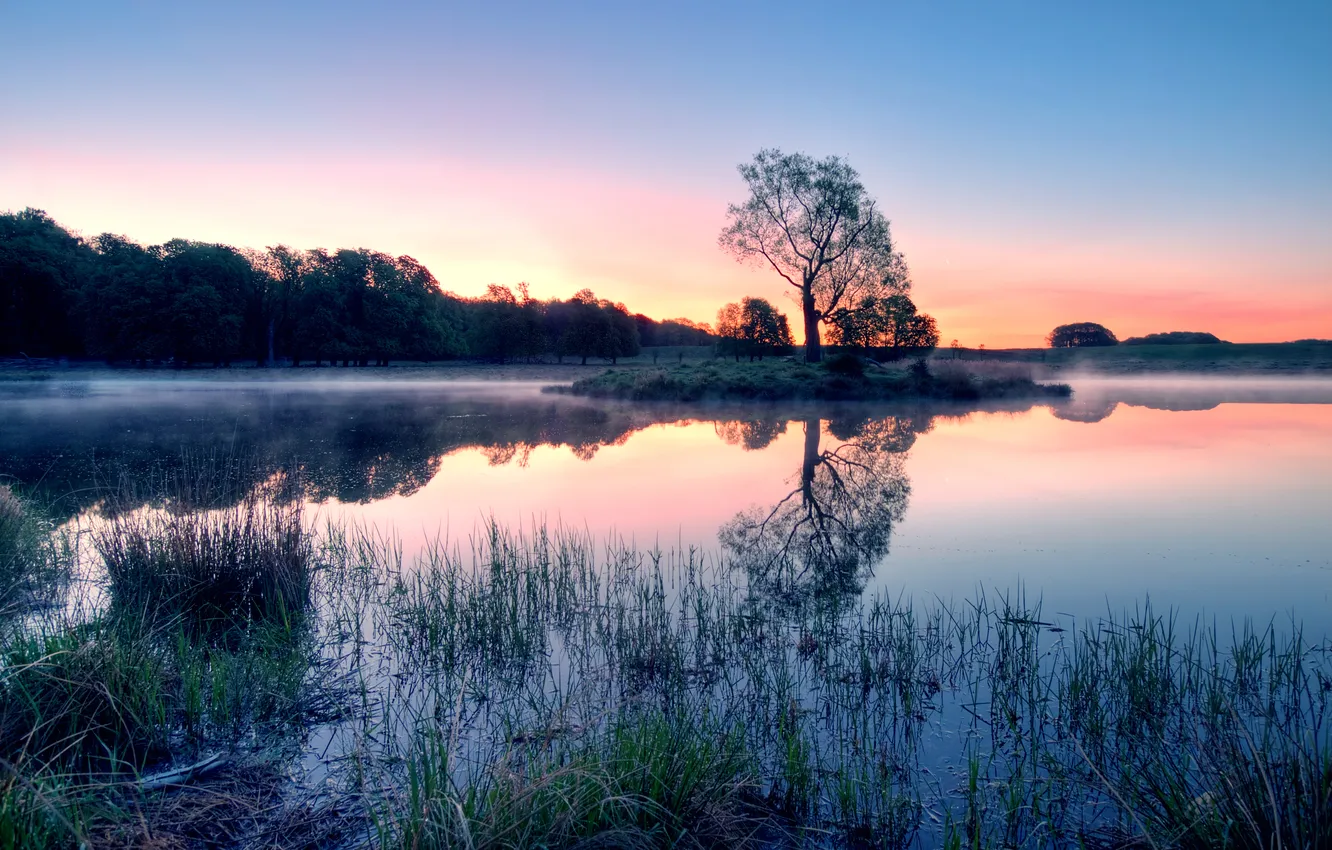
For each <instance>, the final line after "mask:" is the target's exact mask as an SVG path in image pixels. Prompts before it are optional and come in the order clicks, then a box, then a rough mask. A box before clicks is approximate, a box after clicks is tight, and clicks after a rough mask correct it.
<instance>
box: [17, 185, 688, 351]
mask: <svg viewBox="0 0 1332 850" xmlns="http://www.w3.org/2000/svg"><path fill="white" fill-rule="evenodd" d="M518 290H519V292H518V295H515V294H514V292H513V291H512V290H511V289H509V288H508V287H506V286H498V285H494V284H492V285H491V286H489V287H488V288H487V291H486V294H485V295H483V296H481V297H480V298H461V297H459V296H456V295H453V294H450V293H447V292H444V291H443V290H442V289H441V288H440V285H439V282H438V281H437V280H435V277H434V276H433V275H432V274H431V273H430V271H429V269H427V268H426V267H425V266H424V265H422V264H421V263H420V262H418V261H417V260H415V259H414V258H412V257H408V256H401V257H392V256H389V255H388V254H383V253H380V252H378V251H371V250H368V249H356V250H340V251H334V252H329V251H325V250H322V249H315V250H311V251H301V250H296V249H292V248H288V247H286V246H284V245H278V246H275V247H271V248H268V249H267V250H265V251H262V252H260V251H248V250H240V249H237V248H233V247H231V246H229V245H215V244H209V243H203V242H191V241H187V240H184V239H173V240H171V241H170V242H167V243H165V244H162V245H150V246H144V245H140V244H138V243H137V242H134V241H133V240H131V239H128V238H126V237H124V236H116V235H113V234H109V233H104V234H102V235H100V236H96V237H93V238H91V239H83V238H81V237H79V236H77V235H75V234H72V233H70V232H69V231H67V230H65V229H64V228H63V227H61V226H60V225H59V224H57V223H56V222H55V221H53V220H52V219H51V218H50V217H49V216H47V215H46V213H44V212H42V211H40V210H33V209H27V210H24V211H23V212H19V213H0V356H11V357H12V356H25V357H76V358H77V357H95V358H100V359H104V360H106V361H108V362H121V363H124V362H130V363H135V364H138V365H152V364H171V365H174V366H178V367H182V368H184V367H190V366H196V365H206V366H225V365H229V364H231V363H232V362H233V361H253V362H256V363H259V364H267V365H275V364H277V363H279V362H289V363H291V364H292V365H295V366H299V365H301V364H302V363H307V364H313V365H316V366H319V365H323V364H324V363H329V364H332V365H336V364H339V363H340V364H342V365H343V366H368V365H371V364H376V365H387V364H388V363H389V361H391V360H416V361H430V360H441V359H449V358H456V357H477V358H482V359H486V360H495V361H500V362H504V361H513V360H532V359H535V358H541V357H546V356H554V357H557V358H561V359H562V358H563V357H565V356H574V357H579V358H581V360H582V361H583V362H584V363H586V362H587V359H588V358H590V357H595V358H602V359H605V360H609V361H611V362H612V363H614V362H615V361H616V360H618V358H620V357H632V356H634V355H636V354H638V353H639V350H640V346H641V345H643V344H650V345H709V344H711V342H712V333H711V329H710V328H709V327H708V326H707V325H699V324H695V323H693V322H690V321H689V320H687V319H671V320H667V321H664V322H656V321H653V320H652V319H650V318H648V317H647V316H644V315H641V314H638V315H634V314H631V313H630V312H629V310H628V309H627V308H626V307H625V306H624V305H623V304H615V303H612V302H610V301H606V300H604V299H598V298H596V296H595V295H593V294H592V293H591V292H590V291H589V290H586V289H584V290H582V291H581V292H579V293H578V294H576V295H574V296H573V297H572V298H570V299H569V300H568V301H559V300H551V301H537V300H535V299H533V298H531V297H530V296H529V295H528V292H527V285H526V284H519V286H518Z"/></svg>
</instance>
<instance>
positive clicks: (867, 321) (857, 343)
mask: <svg viewBox="0 0 1332 850" xmlns="http://www.w3.org/2000/svg"><path fill="white" fill-rule="evenodd" d="M831 331H832V339H833V341H834V342H836V343H837V344H838V345H843V346H846V347H848V348H859V349H864V350H867V351H883V352H886V353H887V355H888V356H889V357H890V358H891V359H893V360H897V359H898V358H900V357H902V356H903V355H904V354H924V353H927V352H929V351H930V350H931V349H933V348H934V347H935V346H937V345H938V344H939V327H938V325H937V324H936V323H935V321H934V317H933V316H929V315H926V314H924V313H918V312H916V305H915V304H914V303H913V302H912V300H911V298H910V297H908V296H906V295H889V296H887V297H886V298H882V297H875V296H866V297H865V298H864V299H862V300H861V302H860V305H859V307H858V309H856V310H854V311H848V312H845V313H842V314H841V315H840V316H838V319H837V321H836V322H834V323H833V324H832V328H831Z"/></svg>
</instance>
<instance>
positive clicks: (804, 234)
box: [718, 150, 911, 363]
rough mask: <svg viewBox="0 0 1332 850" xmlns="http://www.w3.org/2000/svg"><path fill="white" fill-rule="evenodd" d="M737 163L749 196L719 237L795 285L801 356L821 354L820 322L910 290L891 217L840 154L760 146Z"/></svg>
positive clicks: (733, 251)
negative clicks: (749, 159) (801, 332)
mask: <svg viewBox="0 0 1332 850" xmlns="http://www.w3.org/2000/svg"><path fill="white" fill-rule="evenodd" d="M739 170H740V176H741V177H742V178H744V181H745V185H746V186H747V187H748V189H749V198H748V199H747V200H746V201H745V202H744V203H743V204H738V205H737V204H732V205H731V206H730V207H729V208H728V210H727V216H728V218H729V223H728V224H727V226H726V228H725V229H724V230H723V231H722V233H721V236H720V237H719V239H718V242H719V244H720V245H721V246H722V248H723V249H725V250H727V251H729V252H730V253H731V254H732V255H734V256H735V257H736V259H738V260H740V261H743V262H753V263H757V264H759V265H762V266H766V267H769V268H771V269H773V270H774V271H775V272H777V274H778V275H780V276H781V277H782V278H783V279H784V280H785V281H786V283H787V284H789V285H790V286H791V287H793V288H794V289H795V290H796V293H797V298H798V303H799V304H800V309H801V314H802V317H803V319H804V329H805V359H806V360H808V361H809V362H811V363H813V362H818V361H819V360H820V359H822V346H821V335H820V325H821V324H823V323H828V324H834V323H836V322H838V321H840V320H841V319H842V318H843V317H844V316H845V315H846V314H848V313H853V312H855V311H857V310H859V309H860V305H861V304H862V303H863V302H864V301H865V299H866V298H884V297H888V296H890V295H905V294H906V293H907V292H908V291H909V290H910V288H911V278H910V274H909V273H908V270H907V265H906V259H905V258H904V257H903V256H902V254H901V253H899V252H898V251H896V250H895V248H894V246H893V241H892V236H891V233H890V231H889V225H888V219H887V218H885V217H884V215H883V213H881V212H880V211H879V210H878V206H877V202H876V201H875V200H874V198H872V197H871V196H870V194H869V193H868V192H867V191H866V189H865V187H864V185H863V184H862V183H861V182H860V176H859V175H858V174H857V173H856V171H855V169H853V168H852V167H851V166H850V165H848V164H847V163H846V162H845V161H844V160H842V159H841V158H840V157H836V156H830V157H827V158H825V159H822V160H815V159H814V158H812V157H810V156H808V155H807V154H803V153H795V154H786V153H782V152H781V151H780V150H761V151H759V152H758V153H757V154H756V155H755V156H754V160H753V162H749V163H744V164H742V165H740V166H739Z"/></svg>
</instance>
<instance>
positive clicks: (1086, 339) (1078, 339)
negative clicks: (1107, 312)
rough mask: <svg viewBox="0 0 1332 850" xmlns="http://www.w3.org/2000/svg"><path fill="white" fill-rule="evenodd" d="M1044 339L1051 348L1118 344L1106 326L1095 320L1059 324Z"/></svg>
mask: <svg viewBox="0 0 1332 850" xmlns="http://www.w3.org/2000/svg"><path fill="white" fill-rule="evenodd" d="M1045 341H1046V342H1047V343H1048V344H1049V345H1050V347H1051V348H1088V347H1095V346H1106V345H1118V344H1119V340H1118V339H1116V338H1115V335H1114V334H1113V333H1111V332H1110V330H1109V329H1108V328H1106V327H1105V326H1104V325H1098V324H1096V323H1095V322H1077V323H1075V324H1071V325H1060V326H1059V327H1057V328H1055V329H1054V330H1052V331H1050V335H1049V336H1047V337H1046V338H1045Z"/></svg>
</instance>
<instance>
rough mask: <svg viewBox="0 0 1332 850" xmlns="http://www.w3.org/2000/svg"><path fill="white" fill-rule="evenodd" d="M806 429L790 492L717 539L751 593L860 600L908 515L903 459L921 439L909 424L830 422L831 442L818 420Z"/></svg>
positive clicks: (884, 419) (887, 419)
mask: <svg viewBox="0 0 1332 850" xmlns="http://www.w3.org/2000/svg"><path fill="white" fill-rule="evenodd" d="M927 421H928V420H927ZM801 425H802V427H803V428H804V433H805V437H804V442H803V446H804V451H803V454H802V457H801V461H800V468H799V471H798V473H797V474H796V475H795V476H793V477H792V479H791V484H792V487H791V489H790V491H789V492H788V493H786V495H784V496H783V497H781V498H780V499H778V500H777V502H776V503H775V504H772V505H765V506H756V507H753V508H750V509H748V510H745V511H741V512H740V513H739V514H737V515H736V517H735V518H734V519H732V520H731V521H730V522H728V523H726V524H725V525H723V526H722V528H721V531H720V532H719V534H718V537H719V538H720V540H721V543H722V546H723V548H724V549H725V550H726V552H727V554H728V555H729V556H730V560H731V563H732V564H733V565H735V566H737V567H739V568H741V569H743V570H744V571H745V573H746V574H747V576H748V578H749V583H750V586H751V587H753V588H755V589H757V590H759V591H760V592H762V593H764V594H765V595H767V596H770V597H771V598H773V599H775V600H778V601H781V602H782V603H786V604H797V603H799V602H802V601H804V600H807V599H821V600H836V599H838V598H848V597H856V596H859V594H860V592H861V591H862V590H864V588H865V584H866V582H867V581H868V579H869V577H870V576H871V575H872V568H873V565H874V563H875V562H876V561H878V559H880V558H882V557H883V556H884V555H886V554H887V553H888V542H889V538H890V537H891V535H892V531H893V525H894V524H895V523H897V522H899V521H900V520H901V519H902V516H903V514H904V513H905V512H906V505H907V498H908V496H909V495H910V492H911V485H910V483H909V482H908V481H907V476H906V472H905V470H904V467H903V462H902V461H903V457H904V455H903V453H904V452H905V451H906V450H907V449H908V448H910V446H911V443H912V442H913V441H914V440H915V431H914V430H913V421H912V420H909V419H906V418H903V417H897V416H881V417H868V416H867V417H861V418H858V419H852V420H849V421H838V420H833V421H830V422H829V427H828V432H829V436H831V437H833V438H834V441H832V442H831V443H830V444H827V445H825V437H824V432H823V423H822V420H820V419H819V417H817V416H814V415H807V416H805V417H804V418H803V419H802V420H801ZM927 427H928V426H927Z"/></svg>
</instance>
